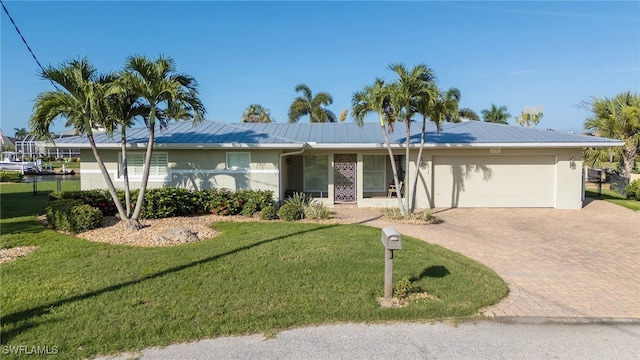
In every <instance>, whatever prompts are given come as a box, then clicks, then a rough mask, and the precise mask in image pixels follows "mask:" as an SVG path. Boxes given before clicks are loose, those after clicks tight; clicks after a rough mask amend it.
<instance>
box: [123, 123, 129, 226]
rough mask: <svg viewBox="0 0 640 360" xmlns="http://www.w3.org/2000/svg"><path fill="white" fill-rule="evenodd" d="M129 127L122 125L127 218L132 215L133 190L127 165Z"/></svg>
mask: <svg viewBox="0 0 640 360" xmlns="http://www.w3.org/2000/svg"><path fill="white" fill-rule="evenodd" d="M126 131H127V129H126V127H125V126H124V125H122V130H121V135H122V176H123V178H124V201H125V207H126V209H127V218H129V216H130V215H131V190H130V188H129V170H128V169H129V167H128V166H127V133H126Z"/></svg>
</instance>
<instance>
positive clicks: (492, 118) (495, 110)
mask: <svg viewBox="0 0 640 360" xmlns="http://www.w3.org/2000/svg"><path fill="white" fill-rule="evenodd" d="M481 113H482V120H484V121H486V122H492V123H496V124H505V125H506V124H508V123H509V122H508V121H507V120H509V118H510V117H511V114H509V112H508V111H507V107H506V106H500V107H497V106H496V104H491V109H489V110H487V109H484V110H482V111H481Z"/></svg>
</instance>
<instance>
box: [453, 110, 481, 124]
mask: <svg viewBox="0 0 640 360" xmlns="http://www.w3.org/2000/svg"><path fill="white" fill-rule="evenodd" d="M458 117H459V118H464V119H469V120H473V121H480V117H479V116H478V114H477V113H476V112H475V111H473V110H471V109H469V108H462V109H460V110H459V111H458Z"/></svg>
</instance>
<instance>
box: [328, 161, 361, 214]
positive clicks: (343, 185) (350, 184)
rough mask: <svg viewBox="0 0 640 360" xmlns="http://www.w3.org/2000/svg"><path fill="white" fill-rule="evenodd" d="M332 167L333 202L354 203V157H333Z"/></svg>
mask: <svg viewBox="0 0 640 360" xmlns="http://www.w3.org/2000/svg"><path fill="white" fill-rule="evenodd" d="M333 166H334V170H335V171H334V173H333V174H334V175H333V180H334V181H333V182H334V184H335V185H334V192H335V196H334V198H335V199H334V202H336V203H354V202H356V155H352V154H340V155H335V161H334V165H333Z"/></svg>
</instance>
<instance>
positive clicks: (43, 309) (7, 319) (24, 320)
mask: <svg viewBox="0 0 640 360" xmlns="http://www.w3.org/2000/svg"><path fill="white" fill-rule="evenodd" d="M335 226H339V224H332V225H326V226H320V227H317V228H314V229H309V230H304V231H297V232H294V233H291V234H287V235H281V236H277V237H274V238H271V239H266V240H262V241H258V242H256V243H254V244H251V245H247V246H243V247H240V248H237V249H234V250H231V251H228V252H226V253H223V254H219V255H215V256H211V257H208V258H205V259H202V260H198V261H194V262H191V263H188V264H184V265H180V266H174V267H172V268H169V269H166V270H163V271H160V272H157V273H155V274H152V275H148V276H145V277H143V278H141V279H137V280H131V281H126V282H123V283H120V284H115V285H111V286H107V287H104V288H102V289H98V290H94V291H90V292H87V293H84V294H81V295H76V296H72V297H70V298H67V299H62V300H58V301H54V302H52V303H49V304H45V305H40V306H37V307H35V308H32V309H27V310H23V311H18V312H15V313H12V314H7V315H6V316H3V317H2V323H3V324H2V325H3V328H6V326H7V325H8V324H15V325H16V326H15V327H14V328H13V329H11V330H3V331H0V338H1V339H2V343H4V344H7V343H8V342H9V341H10V340H11V339H12V338H13V337H14V336H16V335H17V334H20V333H21V332H23V331H25V330H27V329H29V328H33V327H37V326H39V325H41V324H40V323H34V322H33V321H31V319H32V318H34V317H37V316H41V315H45V314H48V313H49V312H51V311H52V310H54V309H55V308H57V307H59V306H63V305H66V304H69V303H73V302H76V301H82V300H85V299H88V298H92V297H95V296H99V295H102V294H105V293H108V292H111V291H117V290H120V289H122V288H125V287H128V286H132V285H136V284H139V283H141V282H143V281H147V280H153V279H157V278H159V277H162V276H165V275H168V274H171V273H175V272H178V271H182V270H185V269H189V268H192V267H194V266H198V265H201V264H205V263H209V262H211V261H215V260H218V259H221V258H223V257H225V256H228V255H233V254H236V253H239V252H241V251H244V250H249V249H251V248H254V247H257V246H260V245H264V244H268V243H271V242H274V241H277V240H282V239H286V238H288V237H291V236H296V235H302V234H305V233H309V232H314V231H318V230H324V229H329V228H332V227H335ZM18 323H21V324H20V325H17V324H18Z"/></svg>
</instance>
